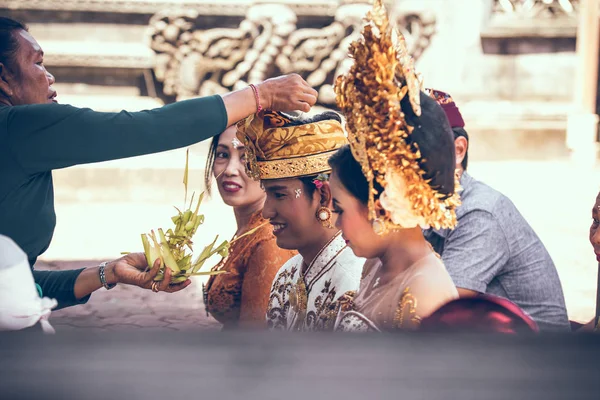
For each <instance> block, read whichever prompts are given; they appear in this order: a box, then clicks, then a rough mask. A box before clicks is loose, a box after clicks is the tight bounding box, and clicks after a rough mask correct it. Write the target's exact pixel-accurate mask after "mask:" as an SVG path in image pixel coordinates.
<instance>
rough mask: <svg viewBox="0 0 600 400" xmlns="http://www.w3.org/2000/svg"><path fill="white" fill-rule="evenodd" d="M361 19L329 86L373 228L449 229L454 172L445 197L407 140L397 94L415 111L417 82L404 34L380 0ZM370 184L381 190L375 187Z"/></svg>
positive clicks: (453, 221)
mask: <svg viewBox="0 0 600 400" xmlns="http://www.w3.org/2000/svg"><path fill="white" fill-rule="evenodd" d="M365 21H366V22H365V25H364V27H363V30H362V32H361V37H360V38H359V39H357V40H356V41H354V42H353V43H352V44H351V46H350V55H351V57H352V58H353V59H354V64H353V65H352V67H351V68H350V70H349V71H348V73H346V74H344V75H341V76H339V77H338V79H337V81H336V84H335V92H336V103H337V105H338V107H339V108H340V110H342V112H343V113H344V115H345V116H346V120H347V124H346V130H347V132H348V141H349V142H350V146H351V148H352V154H353V155H354V158H355V159H356V160H357V161H358V162H359V163H360V165H361V167H362V171H363V174H364V175H365V178H366V179H367V181H368V183H369V189H370V190H369V202H368V206H369V219H370V220H371V221H372V222H373V227H374V229H375V231H376V232H377V233H385V232H387V231H388V230H393V229H395V228H398V227H400V228H412V227H416V226H421V227H422V228H426V227H428V226H431V227H434V228H436V229H440V228H452V227H454V226H455V225H456V213H455V208H456V207H457V206H458V205H460V199H459V197H458V187H459V186H458V178H457V179H456V183H455V184H456V185H457V186H456V190H455V192H454V195H452V196H450V197H447V196H446V195H444V194H443V193H440V192H438V191H437V190H436V188H434V187H432V186H430V185H429V181H428V180H427V179H425V177H424V175H425V171H424V170H423V169H422V168H421V166H420V165H421V163H422V162H423V159H422V157H421V153H420V151H419V148H418V146H417V145H416V144H415V143H414V142H412V143H411V141H410V140H409V137H410V135H411V133H412V132H413V130H414V127H412V126H410V125H408V123H407V122H406V120H405V117H404V113H403V110H402V107H401V100H403V99H404V98H405V97H406V96H408V99H409V103H410V105H411V108H412V111H413V112H414V113H415V114H416V115H417V116H419V115H420V114H421V106H420V93H421V83H420V80H419V78H418V76H417V74H416V72H415V69H414V62H413V60H412V57H411V56H410V54H409V52H408V50H407V47H406V44H405V40H404V37H403V36H402V35H401V34H400V33H398V32H397V30H396V29H395V28H393V27H392V26H391V25H390V20H389V18H388V14H387V11H386V10H385V8H384V6H383V4H382V1H381V0H375V1H374V5H373V9H372V11H370V12H369V13H368V14H367V16H366V19H365ZM375 182H377V183H379V184H380V185H381V187H383V188H384V190H382V191H381V193H378V192H377V190H376V189H375V184H374V183H375ZM377 196H378V197H379V198H378V200H377V201H376V200H375V198H376V197H377ZM378 210H382V212H378Z"/></svg>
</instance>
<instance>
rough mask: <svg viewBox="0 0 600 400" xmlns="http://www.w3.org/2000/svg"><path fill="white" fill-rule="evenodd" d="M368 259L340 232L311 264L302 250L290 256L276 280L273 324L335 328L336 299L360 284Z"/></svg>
mask: <svg viewBox="0 0 600 400" xmlns="http://www.w3.org/2000/svg"><path fill="white" fill-rule="evenodd" d="M364 263H365V260H364V259H363V258H359V257H356V256H355V255H354V253H353V252H352V250H351V249H350V248H349V247H348V246H346V241H345V240H344V239H343V238H342V236H341V234H340V233H339V232H338V233H337V234H336V235H335V236H334V237H333V239H332V240H331V241H330V242H329V243H327V245H326V246H325V247H324V248H323V249H322V250H321V251H320V252H319V254H318V255H317V256H316V257H315V259H314V260H313V261H312V262H311V263H310V265H306V262H305V260H304V259H303V258H302V256H301V255H299V254H298V255H297V256H295V257H293V258H292V259H290V260H289V261H288V262H287V263H285V265H284V266H283V267H282V268H281V269H280V270H279V272H278V273H277V276H276V278H275V281H274V282H273V287H272V289H271V295H270V297H269V306H268V309H267V322H268V325H269V328H270V329H273V330H298V331H315V330H331V329H333V326H334V323H335V318H336V315H337V314H336V309H335V305H336V302H337V300H338V299H339V298H340V297H341V296H342V295H343V294H344V293H346V292H347V291H351V290H356V288H358V286H359V284H360V277H361V273H362V269H363V265H364Z"/></svg>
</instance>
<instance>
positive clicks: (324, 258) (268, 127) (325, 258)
mask: <svg viewBox="0 0 600 400" xmlns="http://www.w3.org/2000/svg"><path fill="white" fill-rule="evenodd" d="M238 138H239V139H240V140H241V141H242V142H243V143H244V145H245V148H246V159H247V168H248V175H249V176H251V177H253V178H254V179H260V180H261V183H262V185H263V187H264V189H265V191H266V194H267V199H266V201H265V204H264V208H263V217H264V218H266V219H270V221H271V224H272V225H273V233H274V235H275V237H276V240H277V245H278V246H279V247H281V248H283V249H289V250H297V251H298V253H299V254H298V255H296V256H295V257H292V258H291V259H290V260H289V261H287V262H286V263H285V264H284V265H283V266H282V267H281V269H280V270H279V271H278V273H277V274H276V275H275V280H274V281H273V285H272V288H271V293H270V297H269V303H268V307H267V323H268V325H269V328H270V329H275V330H298V331H312V330H331V329H333V324H334V322H335V317H336V313H335V312H333V313H332V309H333V307H332V305H334V304H336V302H337V300H338V299H339V297H340V296H341V295H343V294H344V293H345V292H347V291H349V290H356V289H357V288H358V285H359V283H360V276H361V272H362V268H363V265H364V262H365V260H364V259H360V258H358V257H356V256H355V255H354V254H353V253H352V250H350V249H349V248H348V247H347V246H346V243H345V241H344V239H342V237H341V234H340V232H339V231H338V230H337V229H335V227H334V224H335V218H334V217H333V215H332V212H331V207H332V198H331V191H330V189H329V182H328V178H329V172H330V167H329V165H328V163H327V160H328V159H329V157H330V156H331V155H332V154H333V153H335V151H336V150H338V149H339V148H340V147H342V146H343V145H345V144H346V143H347V140H346V137H345V135H344V130H343V128H342V125H341V118H340V116H339V115H338V114H337V113H334V112H326V113H323V114H319V115H316V116H315V117H313V118H311V119H308V120H298V119H296V120H293V119H291V118H289V117H287V116H286V115H284V114H281V113H276V112H273V111H264V112H260V113H258V114H256V115H254V116H251V117H248V118H247V119H246V120H245V121H242V122H240V123H239V124H238Z"/></svg>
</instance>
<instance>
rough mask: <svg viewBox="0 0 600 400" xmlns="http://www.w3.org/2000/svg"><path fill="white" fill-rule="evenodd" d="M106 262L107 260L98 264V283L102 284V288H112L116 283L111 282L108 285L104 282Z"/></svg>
mask: <svg viewBox="0 0 600 400" xmlns="http://www.w3.org/2000/svg"><path fill="white" fill-rule="evenodd" d="M106 264H108V262H107V261H104V262H103V263H102V264H100V269H99V271H98V273H99V274H100V283H101V284H102V286H104V288H105V289H106V290H110V289H112V288H114V287H115V286H117V284H116V283H113V284H112V285H109V284H108V283H107V282H106V272H105V270H106Z"/></svg>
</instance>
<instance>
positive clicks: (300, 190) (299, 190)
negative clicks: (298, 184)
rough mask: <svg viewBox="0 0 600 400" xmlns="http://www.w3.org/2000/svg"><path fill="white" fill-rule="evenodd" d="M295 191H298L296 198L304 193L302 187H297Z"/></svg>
mask: <svg viewBox="0 0 600 400" xmlns="http://www.w3.org/2000/svg"><path fill="white" fill-rule="evenodd" d="M295 192H296V198H297V199H298V198H300V195H301V194H302V189H296V190H295Z"/></svg>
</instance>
